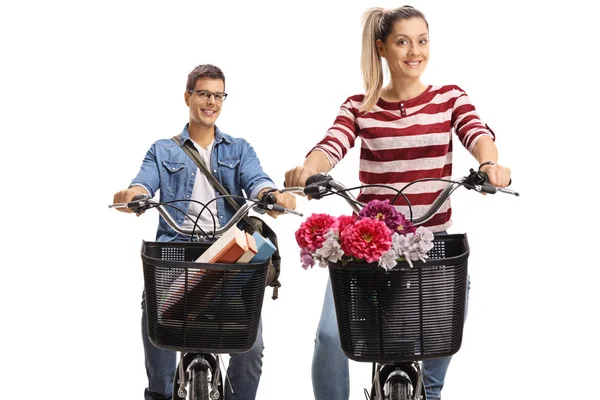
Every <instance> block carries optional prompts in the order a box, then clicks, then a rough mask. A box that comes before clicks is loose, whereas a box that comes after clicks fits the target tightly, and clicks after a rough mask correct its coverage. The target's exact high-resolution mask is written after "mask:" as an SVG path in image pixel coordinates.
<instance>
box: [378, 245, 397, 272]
mask: <svg viewBox="0 0 600 400" xmlns="http://www.w3.org/2000/svg"><path fill="white" fill-rule="evenodd" d="M396 258H398V256H397V255H396V250H394V248H391V249H389V250H388V251H386V252H385V253H383V254H382V255H381V258H380V259H379V266H380V267H383V268H385V269H387V270H388V271H389V270H390V269H392V268H394V267H395V266H396V264H398V262H396Z"/></svg>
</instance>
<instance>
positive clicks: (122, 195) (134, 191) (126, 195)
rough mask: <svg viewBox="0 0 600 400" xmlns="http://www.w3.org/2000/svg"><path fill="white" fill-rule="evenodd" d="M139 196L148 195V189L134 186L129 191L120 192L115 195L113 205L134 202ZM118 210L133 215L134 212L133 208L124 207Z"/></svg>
mask: <svg viewBox="0 0 600 400" xmlns="http://www.w3.org/2000/svg"><path fill="white" fill-rule="evenodd" d="M138 194H146V195H147V194H148V192H147V191H146V189H144V188H143V187H141V186H132V187H130V188H129V189H125V190H121V191H120V192H117V193H115V196H114V199H113V203H115V204H116V203H129V202H130V201H132V200H133V198H134V197H135V196H136V195H138ZM117 210H119V211H121V212H125V213H132V212H133V210H132V209H131V208H127V207H123V208H117Z"/></svg>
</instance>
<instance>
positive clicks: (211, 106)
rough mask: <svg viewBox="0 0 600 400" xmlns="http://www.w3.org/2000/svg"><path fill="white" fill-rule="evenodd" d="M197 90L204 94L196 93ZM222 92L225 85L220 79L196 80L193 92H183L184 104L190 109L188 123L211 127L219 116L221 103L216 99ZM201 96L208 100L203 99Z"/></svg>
mask: <svg viewBox="0 0 600 400" xmlns="http://www.w3.org/2000/svg"><path fill="white" fill-rule="evenodd" d="M197 90H201V91H204V92H201V93H198V92H196V91H197ZM224 91H225V85H224V83H223V81H222V80H220V79H213V78H200V79H198V80H196V86H194V92H192V93H190V92H185V104H187V105H188V107H189V108H190V122H191V123H194V124H197V125H201V126H205V127H211V126H213V125H214V124H215V121H216V120H217V118H218V117H219V114H221V107H222V106H223V102H222V101H219V99H218V98H219V97H220V95H222V94H223V92H224ZM210 92H212V93H213V95H211V93H210ZM203 96H204V97H208V98H203Z"/></svg>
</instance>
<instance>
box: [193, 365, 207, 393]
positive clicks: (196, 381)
mask: <svg viewBox="0 0 600 400" xmlns="http://www.w3.org/2000/svg"><path fill="white" fill-rule="evenodd" d="M190 400H210V397H208V377H207V374H206V369H204V368H193V369H192V382H191V393H190Z"/></svg>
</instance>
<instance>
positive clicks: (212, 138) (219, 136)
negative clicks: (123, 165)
mask: <svg viewBox="0 0 600 400" xmlns="http://www.w3.org/2000/svg"><path fill="white" fill-rule="evenodd" d="M226 98H227V94H226V93H225V76H224V75H223V72H222V71H221V70H220V69H219V68H218V67H215V66H213V65H210V64H205V65H199V66H197V67H196V68H194V70H193V71H192V72H190V74H189V75H188V80H187V86H186V92H185V103H186V105H187V106H188V107H189V110H190V112H189V123H188V124H186V126H185V127H184V128H183V131H182V132H181V134H180V135H179V140H180V144H181V145H183V144H184V143H185V142H186V141H191V142H192V143H193V145H194V146H195V147H196V149H197V150H198V152H199V153H200V156H201V157H202V158H203V160H204V163H205V165H206V166H207V167H209V168H210V170H211V172H212V174H213V175H214V176H215V177H216V178H217V179H218V180H219V182H220V183H221V184H222V185H223V186H224V187H225V188H226V189H227V190H228V191H229V193H230V194H232V195H237V196H244V193H243V192H245V197H247V198H260V197H261V196H262V194H263V193H264V192H265V191H266V190H268V189H271V188H276V187H277V186H276V185H275V184H274V183H273V181H272V180H271V179H270V178H269V177H268V175H267V174H266V173H265V172H264V171H263V169H262V167H261V166H260V162H259V160H258V158H257V156H256V153H255V152H254V150H253V149H252V146H250V144H249V143H248V142H247V141H246V140H244V139H240V138H234V137H232V136H229V135H226V134H225V133H223V132H221V131H220V130H219V128H218V127H217V126H216V125H215V122H216V120H217V118H218V117H219V115H220V113H221V109H222V106H223V101H224V100H225V99H226ZM156 191H159V192H160V200H161V201H170V200H175V199H193V200H198V201H200V202H202V203H203V204H206V203H208V202H209V201H210V200H212V199H214V198H215V197H216V195H217V192H216V191H215V188H214V187H213V186H212V185H211V184H210V182H209V180H208V178H206V176H205V175H204V174H203V173H202V172H201V171H200V169H199V168H198V167H197V166H196V164H195V163H194V162H193V161H192V159H191V158H190V157H189V156H188V155H187V154H186V153H185V152H184V151H183V150H182V149H181V146H179V145H178V144H177V143H175V142H174V141H173V140H171V138H167V139H161V140H158V141H156V142H155V143H154V144H153V145H152V146H151V147H150V150H148V153H147V154H146V157H145V158H144V161H143V163H142V167H141V168H140V171H139V173H138V175H137V176H136V177H135V178H134V179H133V181H132V182H131V185H130V186H129V188H128V189H125V190H122V191H120V192H118V193H116V194H115V195H114V202H115V203H123V202H129V201H131V200H132V199H133V197H134V196H135V195H137V194H149V195H150V196H152V197H154V195H155V194H156ZM275 196H276V198H277V203H278V204H280V205H281V206H283V207H285V208H288V209H294V208H295V206H296V201H295V197H294V196H293V195H290V194H287V193H285V194H281V193H278V192H275ZM178 206H179V207H181V208H183V211H185V212H186V213H188V214H190V216H192V218H195V217H197V216H198V213H199V212H200V210H201V207H200V206H198V205H197V204H196V203H193V202H181V203H178ZM208 208H209V210H210V211H212V214H213V215H214V216H215V218H216V219H217V227H219V226H222V225H225V224H226V223H227V222H228V221H229V219H230V218H231V217H232V216H233V214H234V213H235V210H234V209H233V207H231V205H230V204H229V203H228V202H227V201H225V200H224V199H221V198H220V199H217V200H216V202H212V203H211V204H210V206H209V207H208ZM119 210H120V211H124V212H132V211H131V210H129V209H119ZM170 212H171V213H172V216H173V218H174V219H175V220H176V221H177V223H178V224H179V225H181V226H184V227H190V228H191V226H192V225H193V222H192V221H190V220H189V219H187V218H185V217H184V215H183V214H182V213H180V212H177V211H172V210H170ZM269 215H271V216H273V217H276V216H277V214H276V213H274V212H269ZM198 224H199V226H200V227H202V228H207V229H209V230H212V229H213V220H212V217H211V214H210V213H209V212H207V211H206V210H205V211H204V212H203V213H202V215H201V216H200V219H199V223H198ZM186 239H188V238H184V237H181V235H179V234H177V233H176V232H174V231H173V230H172V229H171V228H170V227H169V226H168V225H167V223H166V222H165V221H164V220H163V219H162V218H161V219H160V222H159V225H158V231H157V234H156V240H157V241H172V240H186ZM142 310H143V311H142V337H143V343H144V352H145V358H146V372H147V374H148V388H146V390H145V394H144V396H145V399H146V400H165V399H170V398H171V394H172V388H173V375H174V373H175V368H176V353H175V352H173V351H168V350H163V349H159V348H156V347H154V346H153V345H152V343H150V340H149V339H148V332H147V325H146V318H147V316H146V311H145V307H144V304H143V302H142ZM262 351H263V341H262V325H261V326H259V330H258V334H257V339H256V343H255V344H254V346H253V347H252V349H251V350H250V351H249V352H247V353H242V354H235V355H232V357H231V360H230V363H229V368H228V371H227V376H228V382H227V383H229V381H231V385H232V386H233V388H234V391H233V393H232V391H231V390H227V389H226V399H227V400H254V398H255V397H256V391H257V389H258V383H259V380H260V375H261V371H262V356H263V354H262ZM227 386H229V385H227Z"/></svg>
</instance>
